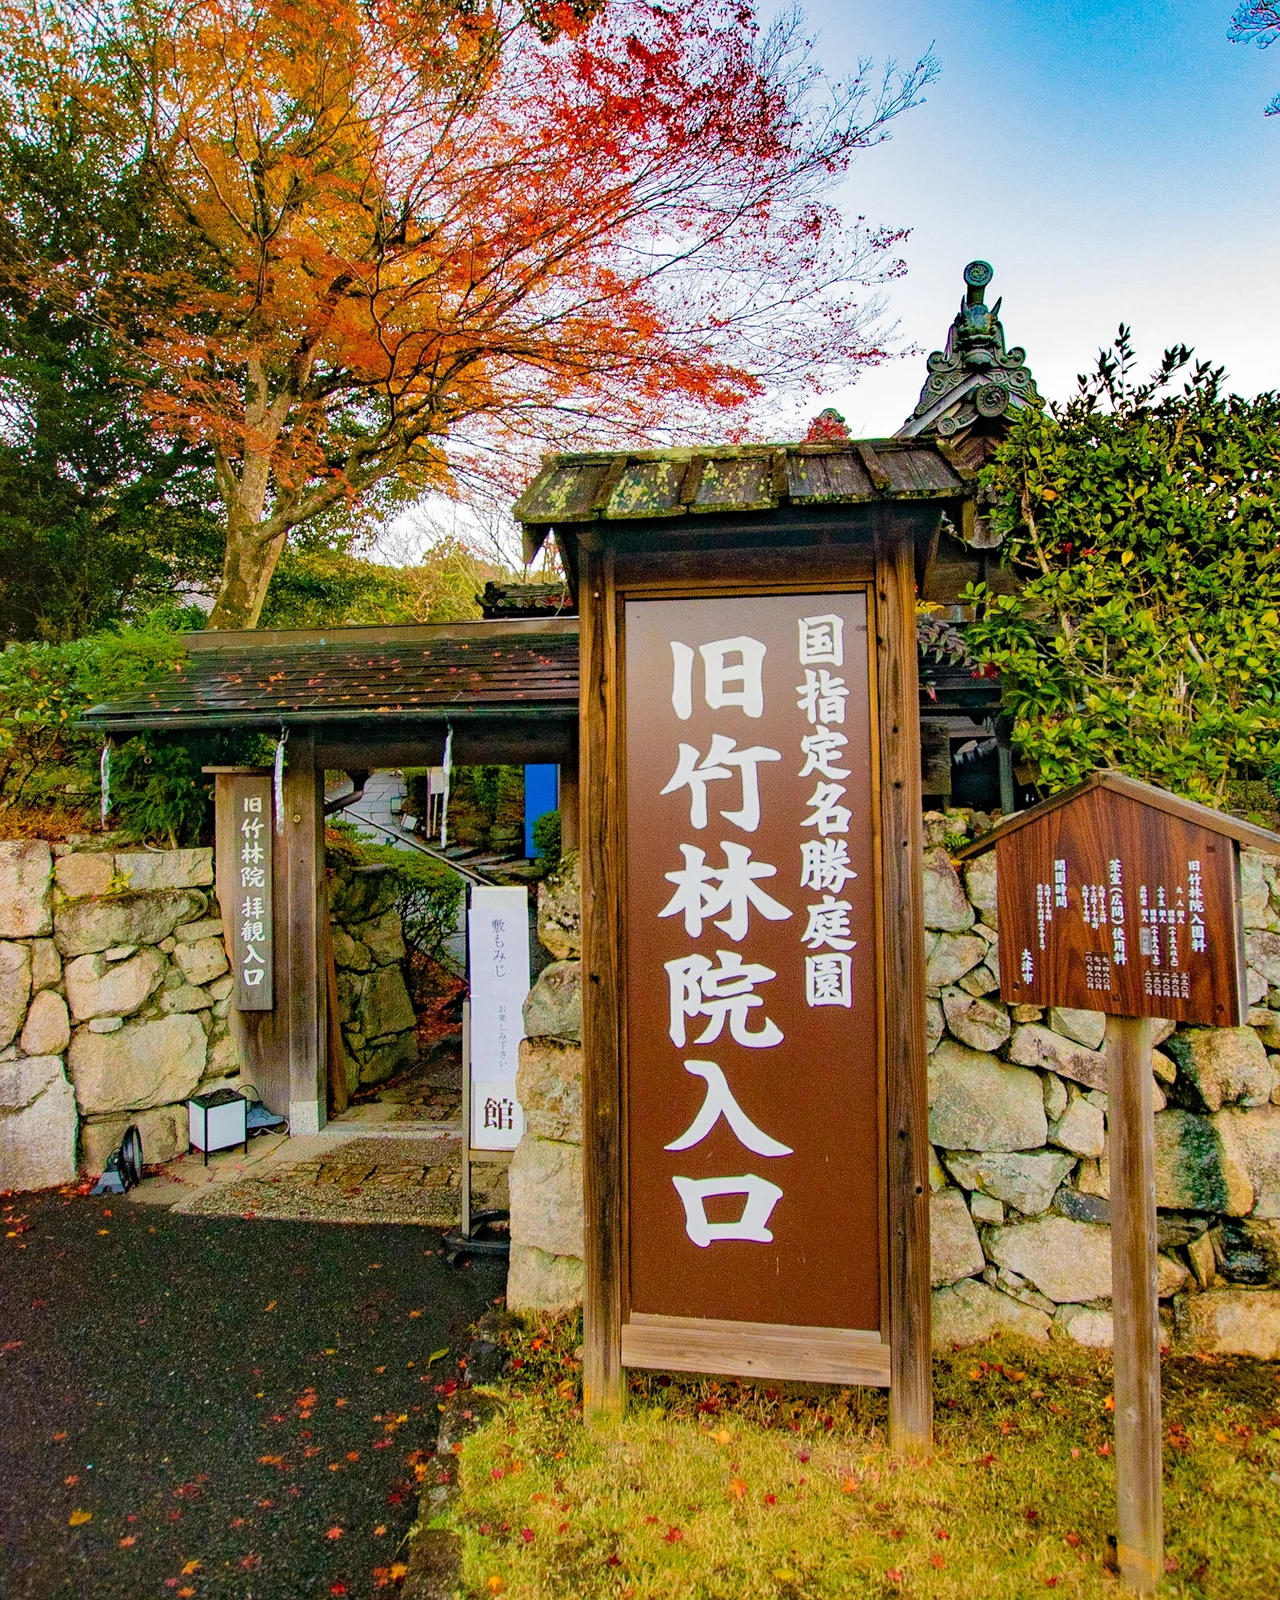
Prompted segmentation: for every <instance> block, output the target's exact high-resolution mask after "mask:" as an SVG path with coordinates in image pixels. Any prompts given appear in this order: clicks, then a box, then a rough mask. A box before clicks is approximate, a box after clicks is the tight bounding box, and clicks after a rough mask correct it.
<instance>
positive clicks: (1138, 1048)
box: [1107, 1017, 1164, 1594]
mask: <svg viewBox="0 0 1280 1600" xmlns="http://www.w3.org/2000/svg"><path fill="white" fill-rule="evenodd" d="M1107 1057H1108V1073H1109V1086H1110V1111H1109V1117H1108V1123H1109V1138H1108V1145H1109V1150H1110V1157H1111V1283H1112V1289H1111V1292H1112V1310H1113V1314H1114V1318H1115V1385H1116V1395H1115V1399H1116V1494H1117V1501H1118V1508H1119V1540H1118V1558H1119V1563H1120V1575H1121V1577H1122V1578H1123V1579H1124V1581H1125V1583H1127V1584H1128V1585H1129V1587H1130V1588H1131V1589H1134V1590H1136V1592H1137V1593H1138V1594H1154V1593H1155V1589H1156V1585H1157V1583H1158V1582H1159V1580H1160V1574H1161V1573H1162V1572H1163V1570H1164V1506H1163V1499H1162V1492H1161V1490H1162V1485H1161V1440H1160V1321H1159V1301H1158V1298H1157V1294H1156V1275H1157V1262H1156V1177H1155V1140H1154V1132H1153V1126H1154V1125H1153V1121H1152V1118H1153V1115H1154V1113H1153V1110H1152V1099H1151V1019H1150V1017H1109V1018H1108V1019H1107Z"/></svg>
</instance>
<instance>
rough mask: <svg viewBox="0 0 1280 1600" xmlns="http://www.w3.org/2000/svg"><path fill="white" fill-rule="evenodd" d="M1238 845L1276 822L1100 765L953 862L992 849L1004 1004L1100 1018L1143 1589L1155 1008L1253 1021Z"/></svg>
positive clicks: (1155, 1518) (1150, 1561)
mask: <svg viewBox="0 0 1280 1600" xmlns="http://www.w3.org/2000/svg"><path fill="white" fill-rule="evenodd" d="M1241 845H1253V846H1255V847H1256V848H1258V849H1262V850H1266V851H1267V852H1268V853H1270V854H1273V855H1280V836H1278V835H1276V834H1274V833H1269V832H1268V831H1267V830H1266V829H1263V828H1257V827H1254V826H1253V825H1252V824H1251V823H1247V822H1241V821H1240V820H1239V819H1238V818H1236V817H1232V816H1229V815H1226V814H1224V813H1222V812H1218V811H1212V810H1210V809H1209V808H1208V807H1207V806H1201V805H1197V804H1196V803H1195V802H1194V801H1190V800H1183V799H1182V798H1180V797H1179V796H1178V795H1173V794H1169V793H1167V792H1166V791H1165V790H1162V789H1157V788H1155V787H1154V786H1152V785H1151V784H1146V783H1140V782H1138V781H1137V780H1136V779H1133V778H1130V777H1127V776H1126V775H1125V774H1124V773H1121V772H1111V771H1104V772H1097V773H1094V775H1093V776H1092V777H1091V778H1089V779H1087V780H1086V781H1085V782H1084V783H1082V784H1079V785H1077V786H1076V787H1075V788H1073V789H1068V790H1065V791H1063V793H1061V794H1059V795H1055V796H1053V798H1052V799H1050V800H1046V801H1043V802H1042V803H1041V804H1040V805H1037V806H1033V807H1032V808H1031V809H1030V810H1028V811H1024V812H1022V813H1021V814H1020V815H1019V816H1017V817H1016V818H1013V819H1011V820H1009V821H1007V822H1005V823H1003V824H1001V825H1000V826H999V827H997V828H996V829H994V830H993V831H992V832H991V833H989V834H986V835H984V836H983V837H982V838H981V839H978V840H976V841H975V842H974V843H973V844H971V845H968V846H966V848H965V849H963V850H961V851H960V852H958V857H957V859H959V860H962V861H963V860H970V859H972V858H973V857H974V856H978V855H982V854H984V853H985V852H986V851H988V850H991V849H993V848H994V849H995V852H996V862H997V874H998V881H997V890H998V896H999V908H1000V909H999V923H1000V937H1001V941H1002V946H1003V948H1002V951H1001V961H1000V979H1001V981H1000V995H1001V998H1002V999H1003V1000H1004V1001H1005V1002H1006V1003H1007V1004H1019V1003H1026V1002H1030V1003H1031V1004H1034V1005H1043V1006H1051V1005H1052V1006H1063V1007H1068V1008H1078V1009H1082V1010H1093V1011H1102V1012H1104V1013H1106V1015H1107V1032H1106V1053H1107V1077H1108V1081H1107V1089H1108V1099H1109V1107H1108V1115H1107V1125H1108V1126H1107V1138H1108V1148H1109V1152H1110V1170H1111V1191H1110V1192H1111V1200H1110V1204H1111V1277H1112V1312H1113V1316H1114V1322H1115V1340H1114V1359H1115V1402H1116V1409H1115V1419H1116V1499H1117V1524H1118V1538H1117V1558H1118V1562H1119V1566H1120V1573H1121V1576H1122V1578H1123V1579H1124V1581H1125V1583H1126V1584H1127V1585H1128V1586H1129V1587H1130V1588H1131V1589H1133V1590H1135V1591H1136V1592H1137V1593H1138V1594H1154V1593H1155V1591H1156V1588H1157V1587H1158V1585H1159V1582H1160V1578H1161V1576H1162V1575H1163V1572H1164V1504H1163V1494H1162V1439H1161V1421H1160V1410H1161V1408H1160V1322H1159V1310H1160V1305H1159V1299H1158V1296H1157V1287H1156V1285H1157V1272H1158V1267H1157V1261H1158V1256H1157V1237H1156V1198H1155V1196H1156V1180H1155V1124H1154V1101H1153V1097H1152V1076H1151V1037H1152V1022H1151V1019H1152V1017H1169V1018H1173V1019H1175V1020H1177V1021H1184V1022H1194V1023H1199V1024H1202V1025H1204V1026H1207V1027H1236V1026H1240V1025H1243V1024H1244V1023H1245V1022H1247V1020H1248V1005H1247V996H1246V992H1245V952H1244V920H1243V917H1242V915H1241V906H1240V881H1239V878H1240V866H1239V850H1240V847H1241ZM1211 854H1212V855H1213V856H1214V857H1215V859H1214V860H1213V861H1210V860H1209V857H1210V855H1211ZM1157 886H1158V888H1157ZM1059 913H1061V915H1059Z"/></svg>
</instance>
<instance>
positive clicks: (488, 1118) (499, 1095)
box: [467, 886, 529, 1150]
mask: <svg viewBox="0 0 1280 1600" xmlns="http://www.w3.org/2000/svg"><path fill="white" fill-rule="evenodd" d="M467 957H468V960H467V966H468V976H469V979H470V987H471V1045H470V1061H469V1071H470V1074H471V1130H470V1136H471V1146H472V1148H473V1149H476V1150H513V1149H514V1148H515V1146H516V1145H517V1144H518V1143H519V1141H520V1135H521V1134H522V1133H523V1132H524V1113H523V1111H522V1110H521V1109H520V1103H519V1101H518V1100H517V1099H516V1068H517V1067H518V1065H519V1050H520V1041H521V1039H523V1038H524V1002H525V1000H526V998H527V997H528V994H529V899H528V890H527V889H520V888H505V887H504V888H490V887H487V886H486V887H476V888H474V889H472V891H471V906H470V910H469V911H468V913H467Z"/></svg>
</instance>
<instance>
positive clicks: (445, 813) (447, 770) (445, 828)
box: [440, 723, 453, 850]
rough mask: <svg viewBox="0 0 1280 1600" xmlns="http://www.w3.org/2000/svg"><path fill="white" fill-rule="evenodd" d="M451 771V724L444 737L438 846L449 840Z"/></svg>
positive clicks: (442, 846) (443, 845)
mask: <svg viewBox="0 0 1280 1600" xmlns="http://www.w3.org/2000/svg"><path fill="white" fill-rule="evenodd" d="M452 772H453V724H452V723H450V724H449V731H448V733H446V734H445V739H444V801H443V803H442V805H441V807H440V848H441V849H442V850H443V849H444V847H445V845H447V844H448V842H449V778H450V776H451V774H452Z"/></svg>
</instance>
